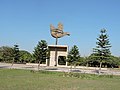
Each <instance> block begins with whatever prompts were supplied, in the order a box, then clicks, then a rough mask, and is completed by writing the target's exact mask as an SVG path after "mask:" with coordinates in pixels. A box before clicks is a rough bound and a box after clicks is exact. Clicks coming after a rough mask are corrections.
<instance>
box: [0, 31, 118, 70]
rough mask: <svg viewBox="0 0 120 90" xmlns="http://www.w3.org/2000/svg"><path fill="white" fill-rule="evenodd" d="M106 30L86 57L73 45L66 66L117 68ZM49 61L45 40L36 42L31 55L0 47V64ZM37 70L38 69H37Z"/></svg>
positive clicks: (11, 48)
mask: <svg viewBox="0 0 120 90" xmlns="http://www.w3.org/2000/svg"><path fill="white" fill-rule="evenodd" d="M108 37H109V36H108V35H107V30H106V29H101V30H100V34H99V36H98V38H97V41H96V47H95V48H93V52H92V54H91V55H90V56H88V57H81V56H80V52H79V48H78V47H77V46H76V45H74V46H73V47H71V49H70V50H69V52H68V57H67V59H66V61H67V62H68V65H74V66H81V65H82V66H92V67H100V68H101V67H112V68H113V67H119V65H120V57H116V56H113V55H112V54H111V52H110V48H111V47H112V46H111V44H110V41H109V38H108ZM46 59H49V50H48V44H47V42H46V41H45V40H41V41H39V42H38V44H37V45H36V47H35V48H34V51H33V53H32V54H31V53H30V52H28V51H26V50H19V45H14V47H9V46H2V47H0V62H9V63H12V64H13V63H28V62H32V63H39V66H40V64H43V63H45V61H46ZM38 68H39V67H38Z"/></svg>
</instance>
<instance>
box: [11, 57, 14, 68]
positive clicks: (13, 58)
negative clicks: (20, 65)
mask: <svg viewBox="0 0 120 90" xmlns="http://www.w3.org/2000/svg"><path fill="white" fill-rule="evenodd" d="M13 64H14V58H13V61H12V65H11V68H12V66H13Z"/></svg>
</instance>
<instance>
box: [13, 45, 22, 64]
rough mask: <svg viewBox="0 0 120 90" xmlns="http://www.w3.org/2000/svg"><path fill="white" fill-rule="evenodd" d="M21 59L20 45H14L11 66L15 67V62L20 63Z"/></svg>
mask: <svg viewBox="0 0 120 90" xmlns="http://www.w3.org/2000/svg"><path fill="white" fill-rule="evenodd" d="M19 58H20V54H19V45H14V48H13V62H12V65H11V66H13V63H14V62H19Z"/></svg>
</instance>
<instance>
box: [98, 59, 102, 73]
mask: <svg viewBox="0 0 120 90" xmlns="http://www.w3.org/2000/svg"><path fill="white" fill-rule="evenodd" d="M101 67H102V61H101V62H100V67H99V74H100V73H101Z"/></svg>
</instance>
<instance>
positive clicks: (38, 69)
mask: <svg viewBox="0 0 120 90" xmlns="http://www.w3.org/2000/svg"><path fill="white" fill-rule="evenodd" d="M40 62H41V61H39V62H38V71H39V68H40Z"/></svg>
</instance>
